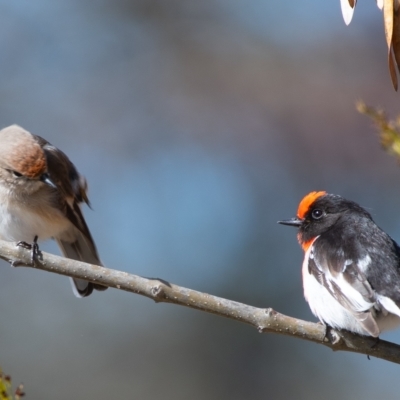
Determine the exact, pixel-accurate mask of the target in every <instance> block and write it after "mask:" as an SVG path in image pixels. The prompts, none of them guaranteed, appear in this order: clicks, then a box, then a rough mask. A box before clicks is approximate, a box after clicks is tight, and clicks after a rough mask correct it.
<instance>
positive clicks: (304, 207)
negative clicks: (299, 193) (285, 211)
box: [297, 191, 326, 219]
mask: <svg viewBox="0 0 400 400" xmlns="http://www.w3.org/2000/svg"><path fill="white" fill-rule="evenodd" d="M325 195H326V192H324V191H320V192H311V193H308V195H306V196H304V197H303V199H302V200H301V201H300V204H299V208H298V209H297V216H298V217H299V218H300V219H304V217H305V215H306V214H307V211H308V210H309V209H310V206H311V204H312V203H314V201H315V200H317V199H319V198H320V197H321V196H325Z"/></svg>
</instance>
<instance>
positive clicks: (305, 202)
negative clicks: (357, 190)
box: [278, 191, 326, 251]
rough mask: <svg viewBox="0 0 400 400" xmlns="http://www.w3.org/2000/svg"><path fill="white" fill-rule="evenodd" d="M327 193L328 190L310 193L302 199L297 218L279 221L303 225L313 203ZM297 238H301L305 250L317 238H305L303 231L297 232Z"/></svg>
mask: <svg viewBox="0 0 400 400" xmlns="http://www.w3.org/2000/svg"><path fill="white" fill-rule="evenodd" d="M325 195H326V192H324V191H320V192H311V193H308V194H307V195H306V196H304V197H303V199H302V200H301V201H300V204H299V208H298V209H297V216H296V217H295V218H291V219H287V220H284V221H278V223H279V224H282V225H289V226H294V227H297V228H300V227H302V226H303V223H304V218H305V216H306V214H307V213H308V211H309V210H310V207H311V205H312V204H313V203H314V202H315V201H316V200H317V199H319V198H320V197H322V196H325ZM297 239H298V240H299V243H300V245H301V247H302V248H303V250H304V251H307V249H308V248H309V247H310V246H311V244H312V243H313V241H314V240H315V238H312V239H311V240H304V238H303V235H302V233H301V231H300V232H299V233H298V234H297Z"/></svg>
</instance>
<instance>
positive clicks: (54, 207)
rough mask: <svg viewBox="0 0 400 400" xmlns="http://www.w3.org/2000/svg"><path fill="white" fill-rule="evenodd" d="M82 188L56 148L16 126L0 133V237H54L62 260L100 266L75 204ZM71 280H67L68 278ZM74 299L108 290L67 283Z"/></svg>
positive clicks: (83, 183) (81, 179)
mask: <svg viewBox="0 0 400 400" xmlns="http://www.w3.org/2000/svg"><path fill="white" fill-rule="evenodd" d="M86 192H87V183H86V180H85V178H84V177H83V176H82V175H80V174H79V173H78V171H77V169H76V168H75V166H74V164H72V162H71V161H70V160H69V158H68V157H67V156H66V155H65V154H64V153H63V152H62V151H61V150H59V149H57V148H56V147H54V146H53V145H51V144H50V143H49V142H47V141H46V140H45V139H43V138H41V137H40V136H36V135H33V134H31V133H30V132H28V131H26V130H25V129H23V128H21V127H20V126H18V125H11V126H9V127H7V128H4V129H2V130H0V238H1V239H3V240H7V241H21V242H26V243H32V242H34V241H35V240H36V239H37V238H38V239H39V240H46V239H50V238H53V239H54V240H56V242H57V243H58V245H59V246H60V248H61V251H62V253H63V255H64V256H65V257H67V258H71V259H74V260H78V261H83V262H87V263H90V264H95V265H102V263H101V261H100V258H99V255H98V253H97V249H96V245H95V243H94V241H93V238H92V235H91V234H90V231H89V228H88V226H87V225H86V222H85V219H84V217H83V215H82V211H81V208H80V204H81V203H82V202H85V203H87V204H89V201H88V198H87V194H86ZM71 279H72V278H71ZM72 283H73V285H72V288H73V291H74V294H75V295H76V296H77V297H86V296H89V295H90V294H91V293H92V291H93V289H97V290H105V289H107V287H105V286H102V285H98V284H93V283H90V282H87V281H84V280H81V279H72Z"/></svg>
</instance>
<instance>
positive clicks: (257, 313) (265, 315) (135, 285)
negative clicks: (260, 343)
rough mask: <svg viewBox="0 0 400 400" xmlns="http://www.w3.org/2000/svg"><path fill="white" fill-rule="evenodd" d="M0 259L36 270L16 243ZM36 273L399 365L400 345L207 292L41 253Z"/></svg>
mask: <svg viewBox="0 0 400 400" xmlns="http://www.w3.org/2000/svg"><path fill="white" fill-rule="evenodd" d="M0 258H1V259H3V260H5V261H7V262H10V263H13V264H14V265H18V266H27V267H32V265H30V263H31V252H30V251H29V250H27V249H24V248H22V247H19V246H16V244H15V243H11V242H5V241H2V240H0ZM33 268H36V269H41V270H44V271H48V272H54V273H57V274H61V275H66V276H71V277H73V278H80V279H86V280H88V281H91V282H95V283H100V284H102V285H105V286H109V287H113V288H116V289H121V290H125V291H127V292H133V293H136V294H140V295H142V296H146V297H149V298H150V299H153V300H154V301H156V302H165V303H173V304H178V305H181V306H185V307H190V308H194V309H197V310H200V311H205V312H208V313H212V314H216V315H219V316H222V317H227V318H231V319H234V320H236V321H240V322H244V323H246V324H249V325H252V326H254V327H255V328H257V330H258V331H259V332H260V333H277V334H280V335H288V336H293V337H297V338H300V339H304V340H308V341H311V342H315V343H319V344H323V345H324V346H327V347H330V348H331V349H332V350H334V351H336V350H342V351H350V352H354V353H360V354H366V355H369V356H373V357H377V358H381V359H383V360H387V361H391V362H394V363H397V364H400V346H399V345H397V344H394V343H390V342H387V341H384V340H377V339H374V338H372V337H366V336H359V335H355V334H352V333H350V332H347V331H336V330H333V329H331V328H326V327H325V326H323V325H321V324H319V323H312V322H308V321H302V320H300V319H297V318H292V317H288V316H286V315H283V314H280V313H278V312H276V311H274V310H273V309H272V308H257V307H252V306H249V305H246V304H242V303H238V302H236V301H232V300H227V299H224V298H221V297H216V296H212V295H210V294H207V293H201V292H197V291H195V290H191V289H187V288H184V287H181V286H177V285H173V284H171V283H169V282H166V281H164V280H161V279H147V278H142V277H140V276H137V275H132V274H128V273H126V272H122V271H117V270H112V269H108V268H104V267H99V266H97V265H90V264H86V263H82V262H78V261H74V260H70V259H67V258H62V257H58V256H55V255H52V254H48V253H41V256H40V260H38V261H37V262H36V263H35V266H34V267H33Z"/></svg>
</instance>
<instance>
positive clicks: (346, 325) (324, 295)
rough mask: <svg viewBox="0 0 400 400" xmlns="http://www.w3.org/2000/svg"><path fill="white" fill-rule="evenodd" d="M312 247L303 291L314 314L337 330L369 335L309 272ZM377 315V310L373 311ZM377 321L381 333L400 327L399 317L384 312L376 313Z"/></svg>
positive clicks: (305, 264)
mask: <svg viewBox="0 0 400 400" xmlns="http://www.w3.org/2000/svg"><path fill="white" fill-rule="evenodd" d="M311 248H312V246H310V248H309V249H308V250H307V252H306V256H305V258H304V262H303V268H302V275H303V289H304V297H305V299H306V300H307V302H308V304H309V306H310V309H311V311H312V313H313V314H314V315H315V316H316V317H317V318H318V319H319V320H320V321H321V322H322V323H324V324H327V325H329V326H331V327H332V328H335V329H346V330H348V331H351V332H355V333H359V334H361V335H369V333H368V332H366V331H365V330H364V329H363V327H362V325H361V324H360V323H359V322H358V321H357V319H356V318H355V317H354V316H353V315H352V314H351V313H350V312H349V311H347V310H346V309H345V308H344V307H343V306H342V305H341V304H340V303H339V302H338V301H337V300H336V299H335V298H334V297H333V296H332V295H331V294H330V293H329V291H328V290H327V289H326V288H325V287H324V286H322V285H321V284H320V283H319V282H318V281H317V280H316V278H315V277H314V275H312V274H310V272H309V271H308V257H309V253H310V251H311ZM373 312H374V313H375V310H373ZM375 320H376V322H377V324H378V327H379V330H380V332H383V331H386V330H389V329H393V328H395V327H396V326H398V325H400V318H399V316H397V315H394V314H391V313H389V312H387V311H386V310H384V312H376V313H375Z"/></svg>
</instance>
